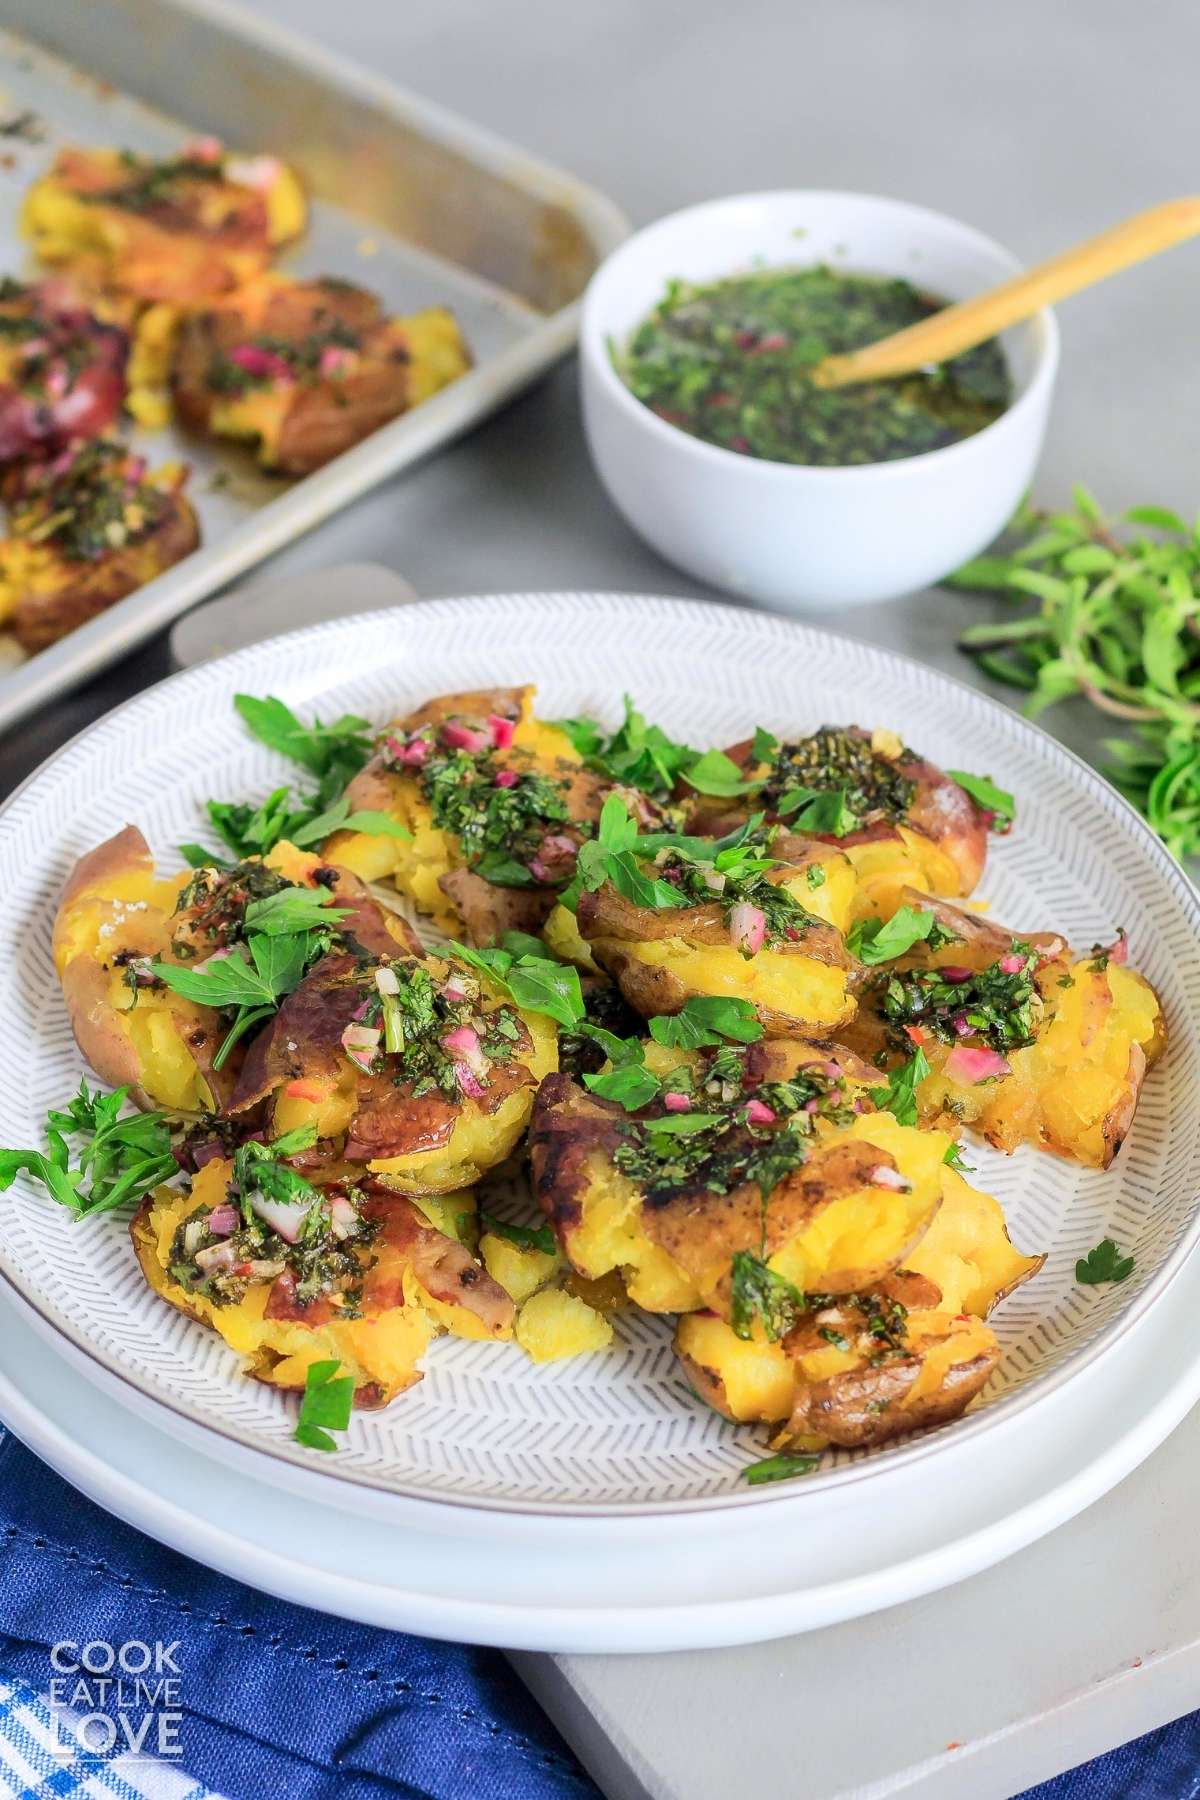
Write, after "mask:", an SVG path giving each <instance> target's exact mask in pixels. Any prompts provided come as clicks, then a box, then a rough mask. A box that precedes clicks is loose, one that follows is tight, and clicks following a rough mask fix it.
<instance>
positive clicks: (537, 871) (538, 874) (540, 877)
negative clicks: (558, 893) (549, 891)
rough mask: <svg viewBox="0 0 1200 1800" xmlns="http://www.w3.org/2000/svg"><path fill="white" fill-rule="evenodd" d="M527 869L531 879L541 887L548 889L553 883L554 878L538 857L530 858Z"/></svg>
mask: <svg viewBox="0 0 1200 1800" xmlns="http://www.w3.org/2000/svg"><path fill="white" fill-rule="evenodd" d="M527 867H528V869H529V873H530V874H531V875H532V876H533V879H534V880H535V881H536V882H539V883H540V884H541V886H542V887H549V886H550V885H551V884H552V883H553V881H554V877H553V875H552V874H551V873H550V870H549V868H548V867H547V866H546V864H545V863H544V862H543V861H542V859H541V857H540V856H531V857H530V859H529V862H528V865H527Z"/></svg>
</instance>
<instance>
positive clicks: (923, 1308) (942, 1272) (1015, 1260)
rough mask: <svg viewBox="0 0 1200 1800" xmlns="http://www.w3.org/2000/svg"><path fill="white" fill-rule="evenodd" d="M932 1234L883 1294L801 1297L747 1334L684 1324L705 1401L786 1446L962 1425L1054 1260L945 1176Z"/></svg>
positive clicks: (702, 1320)
mask: <svg viewBox="0 0 1200 1800" xmlns="http://www.w3.org/2000/svg"><path fill="white" fill-rule="evenodd" d="M941 1182H942V1204H941V1206H940V1208H939V1210H938V1211H937V1213H936V1214H935V1216H934V1218H933V1220H932V1222H931V1223H930V1225H929V1228H928V1229H927V1231H926V1232H925V1233H924V1235H923V1236H922V1237H921V1239H920V1240H919V1242H918V1243H917V1245H916V1246H915V1248H914V1249H913V1250H911V1251H910V1252H909V1254H908V1255H907V1256H906V1257H905V1259H904V1266H903V1268H902V1269H899V1270H897V1271H895V1272H894V1273H892V1274H890V1275H888V1276H886V1277H885V1278H884V1279H883V1281H882V1282H880V1283H879V1284H878V1287H877V1288H876V1290H875V1291H873V1292H870V1293H866V1294H863V1293H860V1294H853V1295H821V1296H818V1297H814V1296H813V1295H812V1294H808V1295H796V1296H795V1305H794V1310H789V1311H787V1312H785V1313H784V1315H783V1316H782V1317H781V1318H779V1319H775V1320H773V1319H772V1318H771V1317H770V1315H768V1314H765V1313H760V1314H759V1316H758V1317H755V1318H752V1319H751V1320H749V1321H745V1320H743V1321H742V1322H741V1325H740V1331H739V1330H735V1329H734V1327H733V1325H731V1324H730V1323H728V1322H727V1321H726V1320H725V1319H722V1318H721V1317H719V1316H718V1315H717V1314H716V1313H715V1312H703V1313H691V1314H688V1315H687V1316H686V1317H684V1318H682V1319H681V1320H680V1321H679V1324H678V1327H677V1329H676V1334H675V1347H676V1351H677V1353H678V1355H679V1357H680V1360H681V1362H682V1364H683V1368H684V1372H685V1373H686V1375H687V1377H688V1380H689V1381H690V1383H691V1385H692V1386H693V1388H694V1389H695V1390H696V1392H697V1393H698V1394H699V1395H700V1397H701V1399H703V1400H706V1401H707V1402H708V1404H709V1405H710V1406H712V1407H714V1408H715V1409H716V1410H717V1411H718V1412H720V1413H723V1414H724V1416H725V1417H726V1418H728V1419H733V1420H736V1421H739V1422H743V1423H747V1422H752V1421H753V1422H761V1423H766V1424H774V1425H777V1426H779V1427H781V1430H780V1432H779V1436H778V1439H777V1441H778V1442H779V1443H780V1444H794V1445H798V1446H800V1447H804V1448H811V1449H819V1448H823V1447H824V1446H825V1445H827V1444H838V1445H844V1446H847V1447H850V1448H855V1447H858V1446H861V1445H864V1444H873V1443H881V1442H883V1441H884V1440H885V1439H887V1438H889V1437H895V1436H897V1435H899V1434H901V1433H903V1432H907V1431H913V1430H916V1429H918V1428H920V1427H922V1426H928V1425H934V1424H940V1423H942V1422H944V1421H945V1420H947V1419H951V1418H955V1417H957V1416H958V1415H959V1414H960V1413H961V1412H963V1411H964V1410H965V1408H966V1407H967V1406H968V1405H969V1404H970V1402H971V1401H972V1400H973V1399H974V1398H975V1396H976V1394H978V1393H979V1391H980V1390H981V1389H982V1387H983V1386H984V1385H985V1383H986V1382H987V1379H988V1377H989V1376H990V1374H991V1373H992V1370H993V1369H994V1368H995V1366H996V1363H997V1361H998V1360H999V1346H998V1344H997V1341H996V1338H995V1335H994V1333H993V1332H992V1331H990V1330H989V1329H988V1327H987V1325H986V1324H985V1323H984V1320H986V1318H987V1317H988V1314H989V1313H990V1312H991V1311H992V1309H993V1307H995V1306H996V1305H997V1304H998V1303H999V1302H1000V1301H1001V1300H1002V1299H1003V1298H1004V1297H1005V1295H1006V1294H1009V1293H1011V1292H1012V1290H1013V1289H1014V1288H1015V1287H1017V1286H1019V1285H1020V1284H1021V1282H1023V1281H1028V1280H1029V1279H1030V1277H1031V1276H1033V1275H1035V1274H1036V1273H1037V1271H1038V1270H1039V1269H1040V1268H1041V1266H1042V1263H1043V1262H1044V1261H1045V1258H1044V1257H1041V1256H1022V1255H1021V1254H1020V1253H1019V1252H1018V1251H1016V1250H1014V1248H1013V1246H1012V1244H1011V1243H1010V1242H1009V1238H1008V1232H1007V1229H1006V1227H1005V1224H1004V1215H1003V1213H1002V1211H1001V1209H1000V1206H999V1203H998V1202H997V1201H996V1200H995V1199H993V1198H992V1196H991V1195H990V1194H985V1193H983V1192H981V1191H980V1190H978V1189H976V1188H972V1187H971V1186H970V1185H969V1184H968V1183H967V1182H966V1181H965V1180H964V1179H963V1177H962V1176H961V1175H960V1174H959V1173H958V1172H957V1170H955V1169H952V1168H948V1167H943V1170H942V1175H941Z"/></svg>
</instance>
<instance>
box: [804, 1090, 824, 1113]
mask: <svg viewBox="0 0 1200 1800" xmlns="http://www.w3.org/2000/svg"><path fill="white" fill-rule="evenodd" d="M820 1110H821V1102H820V1101H819V1100H818V1099H817V1097H816V1095H815V1094H814V1095H813V1097H812V1099H811V1100H806V1101H805V1102H804V1111H805V1112H806V1113H815V1112H820Z"/></svg>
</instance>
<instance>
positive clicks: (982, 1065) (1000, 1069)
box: [945, 1044, 1012, 1085]
mask: <svg viewBox="0 0 1200 1800" xmlns="http://www.w3.org/2000/svg"><path fill="white" fill-rule="evenodd" d="M945 1070H946V1074H947V1075H948V1076H949V1078H950V1080H951V1081H963V1082H968V1083H971V1084H972V1085H974V1084H975V1083H977V1082H980V1081H993V1080H995V1078H996V1077H997V1076H998V1075H1010V1074H1011V1073H1012V1071H1011V1069H1010V1068H1009V1066H1008V1064H1007V1063H1006V1062H1005V1060H1004V1058H1003V1057H1002V1056H1001V1054H1000V1052H999V1051H998V1050H985V1049H982V1048H976V1047H975V1046H973V1045H971V1044H955V1046H954V1048H953V1050H952V1051H951V1052H950V1054H949V1056H948V1057H947V1058H946V1062H945Z"/></svg>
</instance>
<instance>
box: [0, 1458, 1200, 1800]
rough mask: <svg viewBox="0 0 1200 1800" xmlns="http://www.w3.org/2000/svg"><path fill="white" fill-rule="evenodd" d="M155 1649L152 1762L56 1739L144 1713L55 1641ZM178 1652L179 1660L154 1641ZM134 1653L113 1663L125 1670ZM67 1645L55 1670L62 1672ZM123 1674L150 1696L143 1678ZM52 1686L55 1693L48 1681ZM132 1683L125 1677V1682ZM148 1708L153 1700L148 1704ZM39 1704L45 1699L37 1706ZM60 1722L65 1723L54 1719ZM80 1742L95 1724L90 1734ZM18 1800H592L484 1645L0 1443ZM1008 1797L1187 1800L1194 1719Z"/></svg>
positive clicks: (583, 1778)
mask: <svg viewBox="0 0 1200 1800" xmlns="http://www.w3.org/2000/svg"><path fill="white" fill-rule="evenodd" d="M67 1640H70V1641H72V1642H73V1643H74V1644H75V1645H76V1646H80V1647H82V1646H84V1645H88V1644H90V1645H93V1646H94V1645H99V1646H100V1647H101V1648H100V1649H99V1650H93V1651H92V1653H91V1660H92V1661H94V1662H99V1663H103V1662H104V1661H105V1660H106V1657H107V1653H108V1647H109V1646H111V1647H112V1649H113V1652H114V1653H119V1651H120V1649H121V1646H141V1645H147V1646H149V1647H150V1650H151V1651H153V1648H154V1646H155V1645H157V1644H162V1645H164V1646H166V1648H167V1649H168V1651H170V1661H169V1663H168V1664H167V1665H165V1666H166V1668H167V1669H168V1670H173V1669H176V1668H177V1669H178V1675H177V1676H175V1675H173V1674H168V1676H167V1678H168V1679H172V1680H175V1681H177V1684H178V1687H177V1694H176V1693H175V1691H173V1692H172V1696H171V1698H170V1702H169V1709H170V1711H171V1712H174V1711H175V1710H176V1705H177V1708H178V1711H179V1712H180V1713H181V1714H182V1717H181V1719H180V1721H179V1724H178V1727H177V1728H174V1727H173V1728H172V1730H171V1737H172V1739H176V1738H177V1740H178V1746H179V1751H180V1754H179V1755H178V1757H171V1758H169V1759H161V1758H151V1757H148V1756H145V1755H143V1756H140V1757H138V1758H136V1759H131V1758H130V1756H129V1755H128V1754H125V1755H120V1754H119V1752H120V1751H121V1750H122V1749H123V1747H124V1739H123V1737H122V1736H121V1735H120V1733H119V1732H118V1736H117V1741H116V1743H115V1745H114V1748H113V1750H112V1751H111V1752H110V1753H108V1754H100V1753H99V1752H98V1751H97V1750H96V1749H94V1748H93V1749H89V1748H88V1747H87V1745H86V1744H85V1745H84V1746H83V1747H80V1746H79V1745H78V1744H77V1742H76V1741H75V1739H74V1737H73V1736H72V1724H71V1721H72V1719H73V1720H74V1722H75V1725H76V1726H77V1725H78V1722H79V1719H80V1717H81V1715H82V1714H83V1713H85V1712H86V1710H87V1707H88V1705H90V1703H91V1702H92V1701H98V1703H99V1706H100V1709H101V1710H102V1711H105V1712H106V1713H107V1716H108V1717H110V1718H112V1719H113V1720H114V1722H116V1721H119V1719H120V1718H121V1716H122V1714H124V1716H125V1718H126V1719H127V1720H128V1722H129V1723H128V1729H130V1730H132V1731H133V1732H135V1733H136V1731H137V1730H138V1729H139V1727H140V1725H141V1722H142V1721H143V1720H144V1718H145V1716H146V1713H147V1712H148V1711H149V1712H150V1713H151V1715H152V1727H151V1731H150V1733H149V1734H148V1736H147V1738H146V1740H145V1743H144V1748H145V1749H146V1750H152V1749H154V1748H155V1747H156V1746H155V1740H154V1736H153V1732H154V1730H156V1729H157V1713H158V1712H160V1711H163V1710H164V1708H163V1707H162V1706H159V1707H158V1708H157V1709H156V1708H154V1707H153V1706H150V1707H148V1706H147V1705H146V1704H145V1703H144V1702H145V1694H144V1692H143V1694H142V1695H140V1696H139V1695H138V1694H137V1692H136V1690H135V1692H134V1697H133V1704H128V1703H126V1702H122V1701H121V1700H120V1699H119V1697H117V1696H116V1695H115V1694H114V1693H113V1691H112V1690H111V1689H110V1690H106V1691H105V1693H104V1694H102V1695H97V1691H96V1684H97V1677H96V1676H95V1675H92V1676H90V1677H89V1676H86V1675H85V1676H84V1677H83V1679H84V1680H85V1681H86V1682H87V1692H88V1696H89V1700H88V1702H87V1703H85V1704H83V1705H80V1704H72V1702H73V1701H75V1700H76V1699H77V1692H76V1682H77V1680H78V1678H73V1677H71V1676H70V1675H63V1674H60V1673H59V1672H58V1671H57V1670H56V1668H55V1667H54V1665H53V1664H52V1661H51V1652H52V1649H53V1647H54V1646H55V1645H57V1644H62V1643H64V1642H65V1641H67ZM175 1644H178V1648H177V1649H174V1650H172V1649H171V1647H172V1646H174V1645H175ZM143 1654H145V1653H143V1652H142V1651H141V1650H140V1648H139V1649H138V1650H137V1651H136V1652H135V1653H134V1654H133V1655H132V1656H131V1657H130V1658H129V1659H128V1660H132V1661H134V1662H138V1661H140V1660H141V1659H142V1656H143ZM77 1655H78V1651H64V1652H62V1653H60V1659H61V1660H64V1661H65V1662H67V1663H69V1662H71V1661H74V1660H75V1659H76V1657H77ZM141 1679H142V1680H143V1682H144V1683H147V1684H150V1685H151V1686H152V1685H153V1683H154V1682H155V1679H156V1677H155V1675H154V1673H153V1671H152V1670H151V1671H149V1672H148V1673H147V1674H146V1675H144V1676H142V1677H141ZM56 1681H57V1682H59V1683H60V1686H59V1687H58V1689H54V1688H53V1687H52V1684H53V1683H54V1682H56ZM129 1681H130V1678H129V1677H127V1685H128V1684H129ZM159 1699H160V1700H161V1699H162V1695H161V1694H160V1695H159ZM52 1702H54V1703H55V1704H52ZM56 1705H58V1706H61V1708H62V1720H63V1722H62V1723H60V1724H58V1725H56V1724H55V1721H54V1718H53V1716H52V1715H53V1713H54V1711H55V1709H56ZM89 1730H90V1732H91V1733H92V1734H93V1736H92V1737H91V1739H90V1740H89V1741H90V1742H91V1743H92V1744H93V1745H94V1744H96V1743H97V1742H98V1741H99V1739H100V1738H101V1737H102V1736H103V1725H102V1723H101V1724H99V1725H97V1724H92V1725H91V1726H90V1727H89ZM2 1793H8V1794H12V1795H14V1796H18V1797H19V1800H71V1797H72V1796H76V1795H78V1796H82V1795H84V1794H87V1795H89V1796H92V1800H101V1797H102V1800H220V1797H222V1796H225V1797H227V1800H264V1797H271V1800H333V1797H334V1796H336V1800H600V1796H599V1791H598V1789H597V1788H596V1787H595V1785H594V1784H593V1783H592V1782H591V1780H590V1779H589V1778H588V1776H587V1775H585V1774H584V1772H583V1770H582V1769H581V1768H580V1766H579V1764H578V1762H577V1761H576V1760H575V1758H574V1757H573V1756H572V1754H571V1752H570V1750H569V1749H568V1748H567V1746H566V1745H565V1744H564V1743H563V1741H562V1739H561V1738H560V1737H559V1736H558V1734H557V1733H556V1732H555V1730H554V1728H553V1726H552V1725H551V1724H550V1722H549V1720H548V1719H546V1717H545V1716H544V1715H543V1714H542V1713H541V1711H540V1710H539V1708H538V1707H537V1706H536V1705H535V1703H534V1701H533V1700H532V1699H531V1697H530V1696H529V1694H528V1693H527V1692H526V1690H525V1688H524V1687H523V1686H522V1685H521V1683H520V1682H519V1681H518V1680H517V1678H516V1676H515V1675H514V1674H513V1672H512V1670H511V1669H510V1668H509V1666H508V1664H507V1663H506V1662H505V1661H504V1659H503V1657H501V1656H500V1655H499V1654H498V1653H496V1652H495V1651H489V1650H475V1649H468V1648H464V1647H463V1646H461V1645H457V1644H442V1643H435V1642H432V1641H430V1640H428V1639H425V1638H415V1637H406V1636H403V1635H401V1634H399V1633H394V1632H387V1631H378V1630H375V1629H373V1628H371V1627H370V1626H365V1625H351V1624H346V1623H344V1622H343V1621H341V1620H337V1619H331V1618H327V1617H326V1616H325V1615H324V1614H323V1613H314V1612H309V1611H308V1610H307V1609H305V1608H303V1607H299V1606H289V1605H287V1604H286V1603H285V1602H283V1601H279V1600H271V1599H268V1598H267V1597H266V1596H265V1595H263V1594H258V1593H255V1592H254V1591H253V1590H252V1589H250V1588H246V1587H242V1586H241V1585H240V1584H239V1583H237V1582H234V1581H228V1580H226V1579H225V1577H224V1576H221V1575H215V1574H213V1572H212V1571H211V1570H209V1569H206V1568H204V1567H202V1566H201V1565H200V1564H199V1563H195V1562H192V1561H190V1560H189V1558H187V1557H185V1556H179V1555H176V1553H175V1552H174V1551H172V1550H166V1549H163V1548H162V1547H161V1546H160V1545H158V1544H156V1543H154V1542H153V1541H152V1540H151V1539H149V1538H146V1537H143V1536H142V1535H141V1533H140V1532H136V1531H133V1530H131V1529H130V1528H129V1527H128V1526H126V1525H122V1524H121V1523H120V1522H119V1521H118V1520H116V1519H114V1518H111V1517H110V1516H109V1515H108V1514H107V1513H104V1512H102V1511H101V1510H100V1508H99V1507H96V1506H93V1505H92V1504H91V1502H90V1501H88V1500H85V1499H84V1498H83V1496H82V1495H81V1494H78V1493H76V1492H75V1490H74V1489H73V1488H71V1487H69V1486H68V1485H67V1484H66V1482H64V1481H60V1480H59V1478H58V1476H57V1475H55V1474H54V1473H53V1472H52V1471H51V1470H50V1469H48V1468H47V1467H46V1466H45V1464H44V1463H41V1462H39V1461H38V1459H37V1458H36V1457H34V1456H32V1455H31V1454H30V1453H29V1451H27V1450H26V1449H25V1448H24V1447H23V1446H22V1445H21V1444H19V1443H18V1442H17V1440H16V1439H15V1438H14V1437H13V1436H12V1435H11V1434H6V1433H4V1432H3V1431H2V1430H0V1794H2ZM1019 1800H1200V1713H1193V1714H1192V1715H1191V1716H1190V1717H1189V1718H1185V1719H1180V1720H1178V1721H1176V1723H1175V1724H1173V1725H1167V1726H1164V1727H1162V1728H1161V1729H1160V1730H1158V1731H1152V1732H1150V1733H1149V1735H1148V1736H1146V1737H1143V1738H1139V1739H1137V1740H1136V1741H1135V1742H1134V1743H1131V1744H1126V1745H1124V1746H1123V1747H1122V1748H1121V1749H1120V1750H1114V1751H1112V1752H1111V1753H1110V1754H1109V1755H1107V1756H1102V1757H1099V1758H1097V1759H1096V1760H1095V1761H1094V1762H1090V1763H1086V1764H1084V1765H1083V1766H1082V1767H1080V1768H1078V1769H1074V1770H1072V1771H1071V1772H1070V1773H1069V1774H1065V1775H1060V1776H1057V1777H1056V1778H1055V1779H1054V1780H1053V1781H1048V1782H1044V1783H1043V1784H1042V1785H1041V1786H1039V1787H1036V1788H1030V1789H1029V1790H1028V1792H1027V1793H1026V1794H1024V1795H1021V1796H1020V1797H1019Z"/></svg>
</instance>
